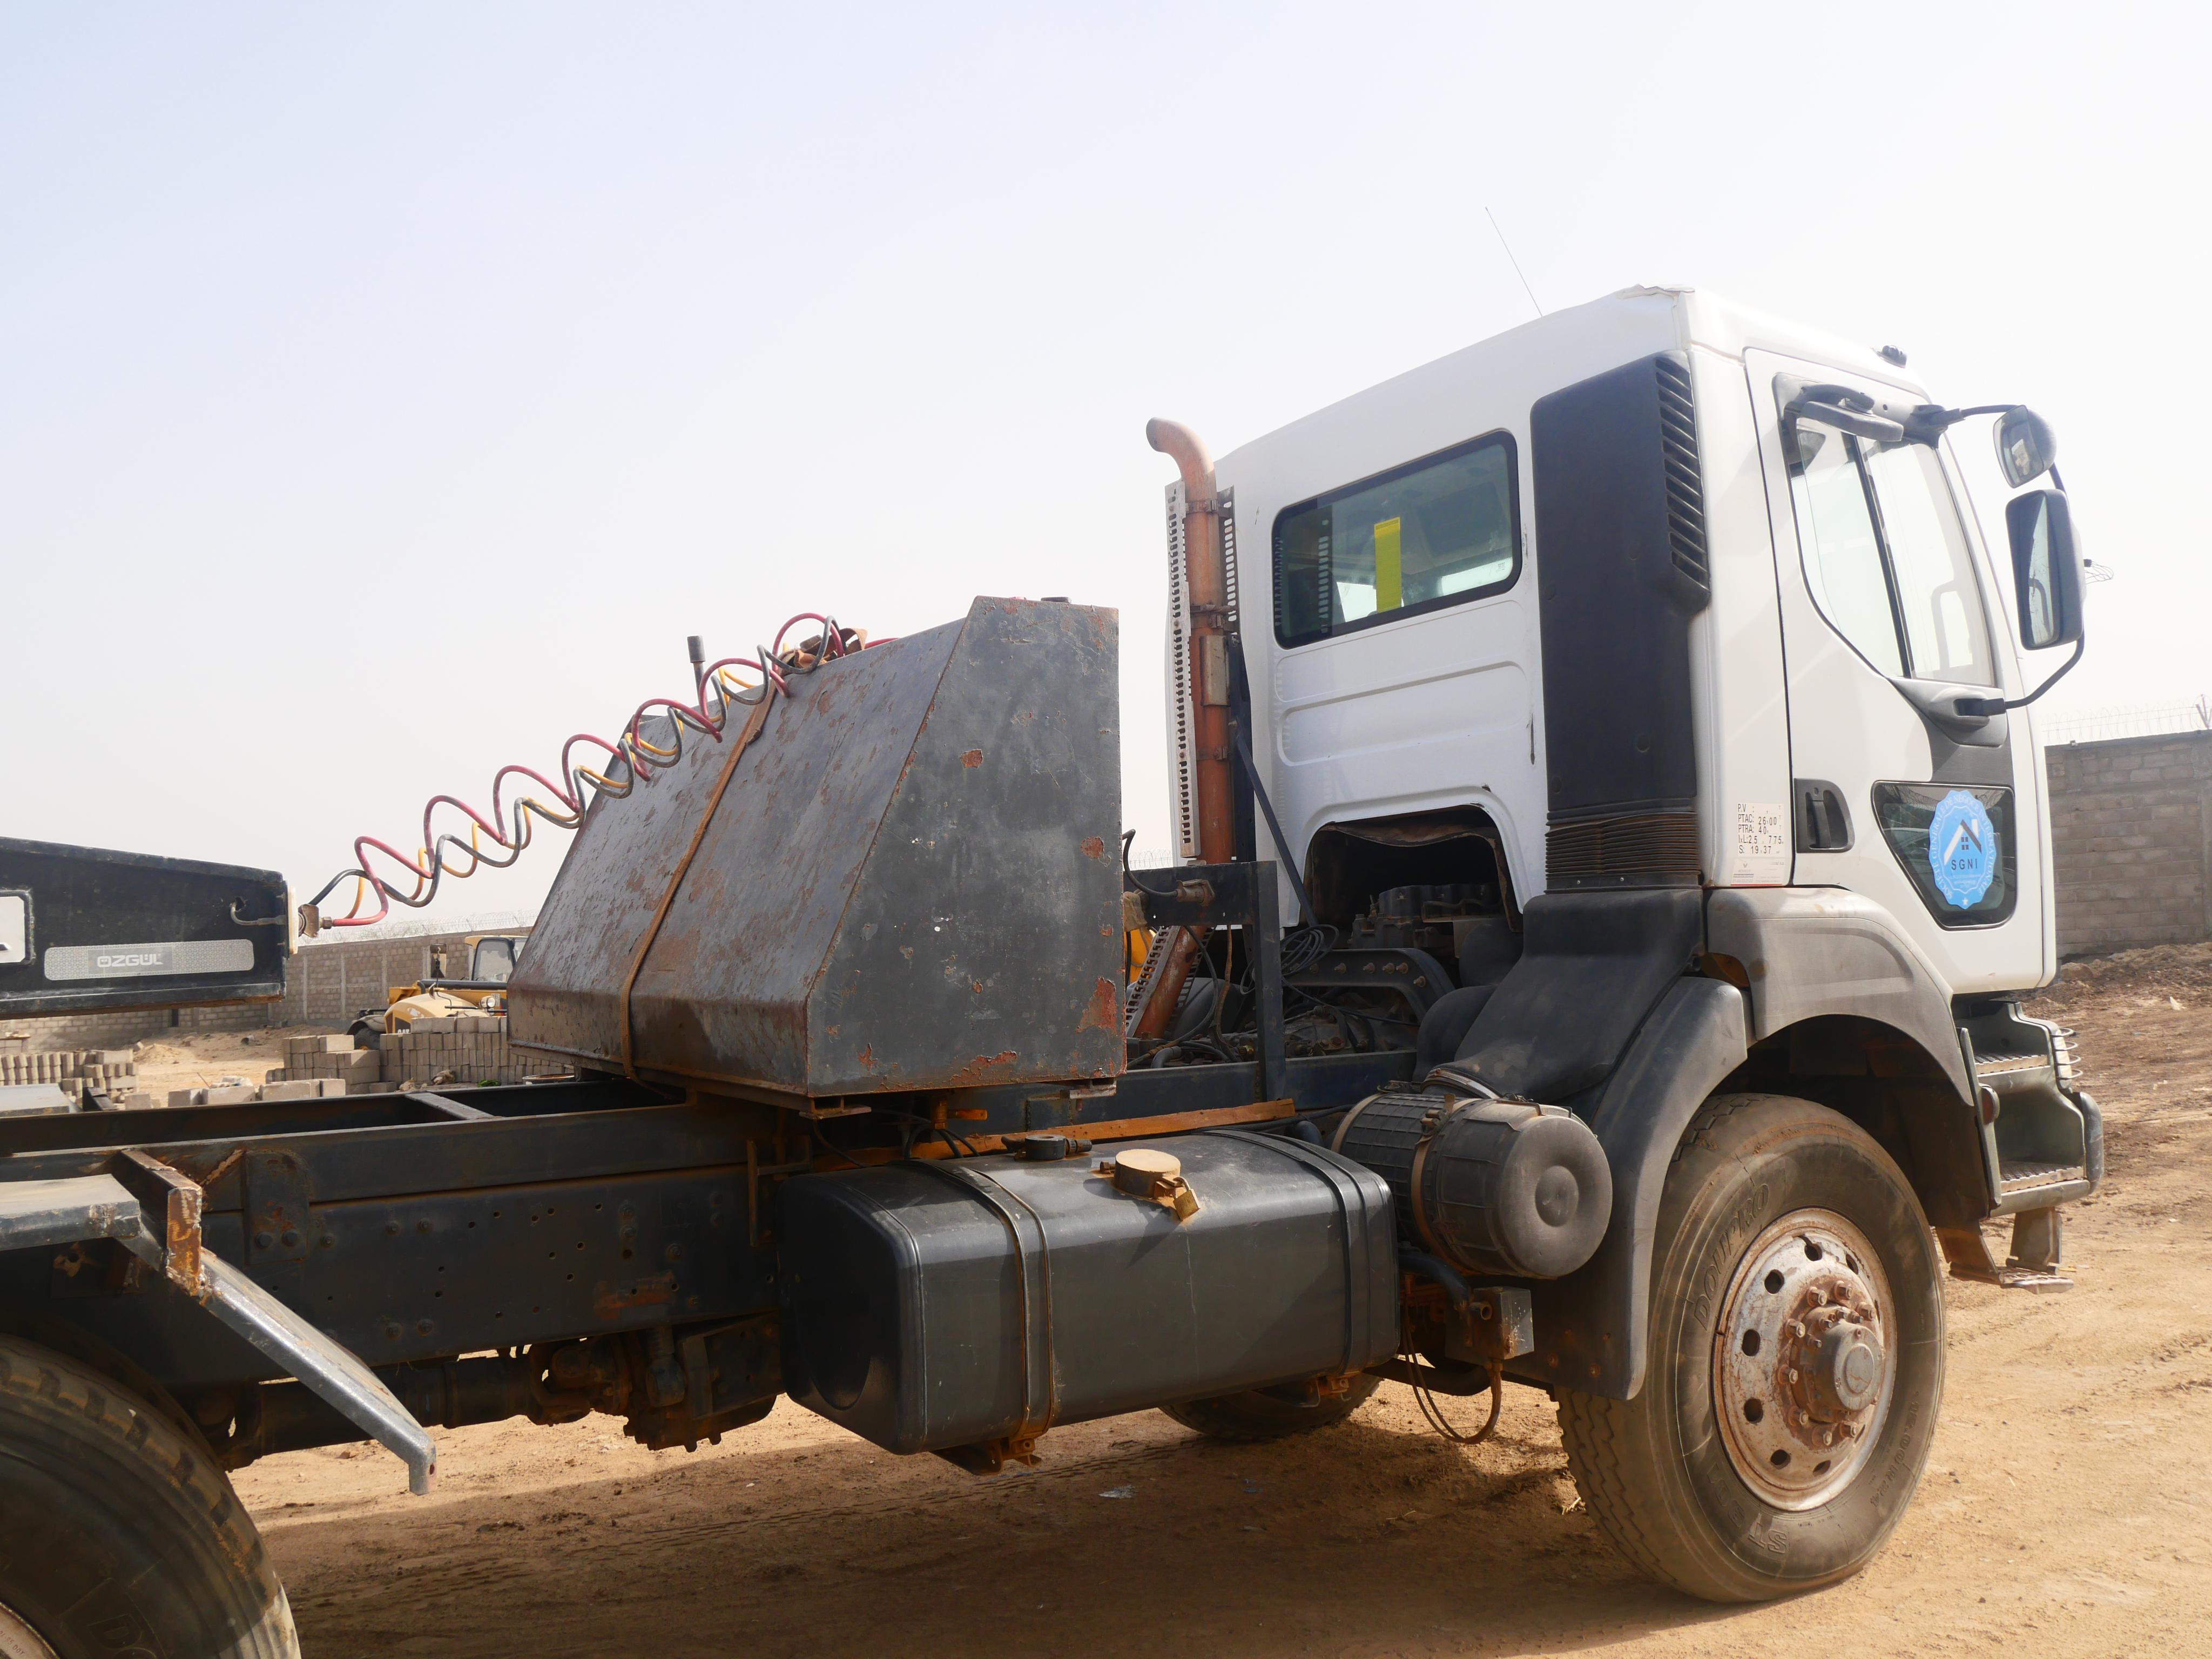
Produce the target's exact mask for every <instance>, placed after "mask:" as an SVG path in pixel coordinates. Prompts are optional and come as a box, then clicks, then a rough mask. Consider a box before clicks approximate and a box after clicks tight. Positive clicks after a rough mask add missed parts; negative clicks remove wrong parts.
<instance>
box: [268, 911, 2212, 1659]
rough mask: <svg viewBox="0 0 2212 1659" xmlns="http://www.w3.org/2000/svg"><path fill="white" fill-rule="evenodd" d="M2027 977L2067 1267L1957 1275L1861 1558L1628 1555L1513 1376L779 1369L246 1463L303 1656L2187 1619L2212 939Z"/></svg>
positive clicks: (2013, 1627)
mask: <svg viewBox="0 0 2212 1659" xmlns="http://www.w3.org/2000/svg"><path fill="white" fill-rule="evenodd" d="M2047 1006H2051V1008H2052V1009H2053V1010H2054V1011H2055V1013H2056V1017H2057V1018H2063V1019H2064V1020H2066V1021H2067V1022H2068V1023H2069V1024H2074V1025H2075V1026H2076V1027H2077V1028H2078V1029H2079V1030H2080V1031H2081V1036H2082V1046H2083V1048H2084V1050H2085V1054H2086V1057H2087V1063H2088V1066H2089V1078H2088V1084H2089V1086H2090V1088H2091V1089H2092V1091H2093V1092H2094V1093H2095V1094H2096V1095H2097V1097H2098V1098H2099V1100H2100V1103H2102V1104H2103V1106H2104V1108H2105V1111H2106V1123H2107V1125H2108V1133H2109V1137H2110V1147H2111V1175H2110V1179H2109V1181H2108V1183H2107V1185H2106V1188H2105V1190H2104V1191H2103V1193H2102V1194H2100V1195H2099V1196H2098V1197H2097V1198H2096V1199H2094V1200H2092V1201H2091V1202H2089V1203H2088V1204H2086V1205H2083V1206H2077V1207H2076V1208H2075V1210H2074V1211H2073V1212H2071V1224H2070V1228H2069V1255H2071V1257H2072V1262H2071V1267H2072V1270H2073V1272H2074V1273H2075V1278H2076V1279H2077V1285H2076V1288H2075V1290H2074V1291H2071V1292H2070V1293H2068V1294H2064V1295H2059V1296H2032V1295H2029V1294H2027V1293H2024V1292H2020V1291H1997V1290H1994V1289H1989V1288H1985V1287H1983V1286H1978V1285H1964V1284H1960V1283H1958V1282H1955V1281H1954V1282H1953V1283H1952V1284H1951V1285H1950V1286H1949V1298H1950V1373H1949V1386H1948V1399H1947V1401H1946V1403H1945V1407H1944V1412H1943V1419H1942V1430H1941V1431H1940V1433H1939V1435H1938V1437H1937V1439H1936V1449H1935V1454H1934V1457H1933V1460H1932V1462H1931V1465H1930V1467H1929V1473H1928V1476H1927V1479H1926V1481H1925V1482H1924V1484H1923V1486H1922V1488H1921V1490H1920V1493H1919V1496H1918V1498H1917V1501H1916V1502H1915V1504H1913V1507H1912V1509H1911V1512H1910V1513H1909V1514H1908V1515H1907V1516H1906V1517H1905V1522H1904V1523H1903V1525H1902V1527H1901V1528H1899V1532H1898V1533H1897V1534H1896V1536H1895V1538H1894V1540H1893V1541H1892V1543H1891V1545H1890V1547H1889V1548H1888V1549H1887V1552H1886V1553H1884V1554H1883V1555H1882V1556H1881V1559H1879V1560H1878V1561H1876V1563H1875V1565H1874V1566H1873V1567H1872V1568H1871V1569H1870V1570H1869V1571H1867V1572H1866V1573H1865V1574H1863V1576H1861V1577H1859V1578H1857V1579H1856V1580H1854V1581H1852V1582H1851V1583H1847V1584H1844V1585H1842V1586H1839V1587H1838V1588H1836V1589H1831V1590H1827V1591H1825V1592H1822V1593H1820V1594H1818V1595H1810V1596H1807V1597H1805V1598H1802V1600H1799V1601H1791V1602H1786V1603H1780V1604H1774V1605H1768V1606H1764V1607H1736V1608H1721V1607H1707V1606H1705V1605H1702V1604H1700V1603H1698V1602H1695V1601H1688V1600H1686V1599H1685V1598H1683V1597H1681V1596H1679V1595H1674V1594H1673V1593H1671V1592H1669V1591H1667V1590H1663V1589H1657V1588H1656V1587H1654V1586H1653V1585H1651V1584H1650V1583H1646V1582H1644V1580H1642V1579H1641V1578H1639V1577H1638V1576H1637V1575H1636V1574H1635V1573H1634V1572H1633V1571H1631V1569H1630V1568H1629V1567H1628V1565H1626V1563H1625V1562H1624V1561H1623V1560H1622V1559H1620V1557H1619V1556H1617V1555H1616V1554H1614V1553H1613V1551H1612V1549H1611V1548H1610V1547H1608V1546H1607V1543H1606V1541H1604V1539H1603V1538H1602V1537H1601V1535H1600V1534H1599V1533H1598V1531H1597V1529H1596V1528H1595V1525H1594V1524H1593V1523H1592V1522H1591V1521H1590V1520H1589V1517H1588V1516H1586V1515H1585V1514H1583V1512H1582V1511H1581V1510H1580V1507H1579V1505H1578V1504H1577V1501H1576V1498H1575V1494H1574V1489H1573V1487H1572V1486H1571V1483H1570V1481H1569V1480H1568V1479H1567V1475H1566V1472H1565V1460H1564V1458H1563V1456H1562V1455H1561V1453H1560V1449H1559V1433H1558V1431H1557V1429H1556V1428H1555V1426H1554V1425H1553V1420H1552V1414H1551V1409H1550V1407H1549V1405H1548V1403H1547V1401H1545V1400H1544V1398H1543V1397H1542V1396H1541V1395H1538V1394H1536V1393H1534V1391H1532V1390H1527V1389H1516V1390H1515V1391H1514V1393H1513V1395H1512V1397H1511V1400H1510V1404H1509V1406H1508V1407H1507V1410H1506V1413H1505V1416H1504V1424H1503V1432H1502V1436H1501V1437H1500V1439H1499V1440H1498V1441H1497V1442H1496V1443H1492V1444H1490V1445H1486V1446H1483V1447H1480V1448H1478V1449H1474V1450H1473V1451H1467V1450H1462V1449H1459V1448H1457V1447H1454V1446H1450V1445H1447V1444H1445V1443H1443V1442H1441V1441H1440V1440H1438V1439H1437V1437H1435V1436H1434V1435H1433V1434H1431V1433H1430V1432H1429V1431H1427V1430H1426V1429H1425V1427H1424V1426H1423V1425H1421V1423H1420V1421H1419V1418H1418V1416H1417V1415H1416V1413H1415V1412H1414V1410H1413V1404H1412V1401H1411V1399H1410V1398H1409V1396H1408V1395H1407V1394H1406V1392H1405V1391H1404V1390H1403V1389H1399V1388H1397V1387H1396V1386H1395V1385H1386V1386H1385V1388H1384V1389H1383V1392H1382V1393H1381V1394H1379V1395H1377V1396H1376V1399H1375V1400H1374V1401H1372V1402H1371V1403H1370V1405H1369V1406H1368V1407H1366V1408H1365V1409H1364V1411H1362V1412H1361V1413H1359V1415H1358V1417H1356V1418H1354V1419H1352V1421H1351V1422H1350V1423H1348V1424H1346V1425H1344V1426H1342V1427H1340V1428H1339V1429H1335V1430H1333V1431H1328V1433H1325V1434H1323V1435H1321V1436H1318V1437H1315V1438H1313V1439H1311V1440H1308V1441H1303V1442H1296V1443H1287V1444H1282V1445H1277V1446H1272V1447H1261V1448H1256V1449H1255V1448H1231V1447H1221V1446H1216V1445H1212V1444H1210V1443H1206V1442H1204V1441H1200V1440H1198V1439H1195V1438H1194V1437H1192V1436H1190V1435H1189V1434H1188V1433H1187V1432H1186V1431H1183V1430H1182V1429H1181V1428H1178V1427H1177V1426H1176V1425H1174V1424H1172V1423H1170V1421H1169V1420H1168V1419H1166V1418H1164V1417H1163V1416H1161V1415H1159V1414H1158V1413H1144V1414H1142V1415H1139V1416H1135V1417H1129V1418H1122V1419H1115V1420H1114V1421H1110V1422H1106V1423H1100V1424H1091V1425H1082V1426H1079V1427H1076V1428H1073V1429H1067V1430H1062V1431H1057V1432H1055V1433H1054V1434H1053V1435H1052V1436H1051V1437H1048V1440H1047V1441H1046V1442H1045V1443H1044V1447H1043V1449H1044V1452H1045V1461H1044V1464H1043V1467H1042V1468H1040V1469H1037V1470H1036V1471H1034V1472H1030V1473H1025V1474H1018V1475H1014V1476H1010V1477H1006V1478H1002V1479H1000V1480H975V1479H973V1478H971V1477H969V1476H968V1475H965V1474H960V1473H958V1472H957V1471H956V1470H954V1469H952V1468H951V1467H949V1466H948V1465H945V1464H944V1463H941V1462H938V1461H937V1460H935V1459H933V1458H927V1457H921V1458H913V1459H899V1458H894V1457H891V1456H890V1455H886V1454H884V1453H882V1452H879V1451H877V1450H876V1449H873V1448H872V1447H870V1446H867V1445H866V1444H864V1443H860V1442H859V1441H856V1440H854V1439H852V1438H851V1437H848V1436H846V1435H844V1434H842V1432H840V1431H836V1430H835V1429H832V1428H830V1427H829V1425H826V1424H824V1423H822V1422H821V1421H820V1420H818V1419H814V1418H811V1417H810V1416H809V1415H808V1414H807V1413H805V1412H802V1411H800V1410H799V1409H797V1408H796V1407H791V1406H789V1405H788V1404H786V1405H784V1406H782V1407H779V1408H778V1410H777V1411H776V1413H775V1415H774V1416H772V1417H771V1418H769V1419H768V1421H766V1422H765V1423H763V1424H761V1425H758V1426H757V1427H756V1428H754V1429H752V1430H750V1431H746V1432H744V1434H742V1435H739V1436H734V1437H732V1438H731V1439H730V1440H728V1441H726V1442H725V1443H724V1444H722V1445H721V1446H720V1447H717V1448H712V1449H702V1450H701V1451H700V1452H698V1453H696V1454H695V1455H686V1454H684V1453H682V1452H660V1453H653V1452H647V1451H643V1450H641V1449H638V1448H636V1447H635V1446H634V1445H632V1444H631V1443H629V1442H628V1441H626V1440H624V1439H623V1437H621V1434H620V1432H619V1428H618V1425H615V1424H614V1423H613V1422H612V1421H611V1420H610V1419H588V1420H586V1422H584V1423H581V1424H578V1425H571V1426H569V1427H567V1428H562V1429H552V1430H547V1429H538V1428H532V1427H530V1426H527V1425H520V1426H515V1425H495V1426H490V1427H486V1428H480V1429H475V1430H464V1431H449V1432H447V1434H445V1435H444V1437H443V1439H444V1444H445V1452H444V1459H445V1462H444V1467H445V1470H446V1474H445V1477H444V1484H443V1487H442V1490H441V1492H439V1493H438V1494H437V1495H436V1496H435V1497H433V1498H426V1499H410V1498H408V1497H407V1496H406V1495H405V1493H404V1486H403V1483H402V1481H401V1479H400V1476H399V1471H398V1465H397V1464H396V1463H394V1462H392V1461H391V1460H390V1459H389V1458H387V1457H386V1456H384V1455H382V1454H380V1453H374V1452H366V1451H362V1450H360V1449H353V1448H349V1449H343V1450H327V1451H320V1452H304V1453H295V1454H292V1455H286V1456H282V1457H276V1458H272V1459H270V1460H267V1461H266V1462H263V1463H261V1464H259V1465H257V1466H256V1467H254V1468H251V1469H248V1470H246V1471H244V1472H243V1473H242V1474H240V1476H239V1478H238V1480H239V1486H240V1491H241V1492H243V1493H244V1494H245V1496H246V1500H247V1501H248V1503H249V1504H252V1507H253V1509H254V1510H255V1512H256V1513H257V1514H258V1516H259V1517H260V1521H261V1523H262V1525H263V1527H264V1529H265V1530H266V1532H267V1534H268V1537H269V1541H270V1548H271V1550H272V1551H273V1552H274V1553H275V1556H276V1560H277V1563H278V1565H279V1566H280V1568H281V1570H282V1571H283V1574H284V1577H285V1578H286V1580H287V1582H288V1583H289V1585H290V1586H291V1593H292V1598H293V1606H294V1607H295V1610H296V1613H297V1615H298V1620H299V1626H300V1630H301V1637H302V1639H303V1643H304V1645H305V1648H306V1650H307V1653H308V1654H309V1655H310V1656H338V1655H368V1654H379V1655H388V1654H422V1655H441V1656H442V1655H505V1654H530V1655H532V1656H544V1655H555V1654H593V1655H608V1656H620V1655H639V1656H646V1655H650V1656H654V1659H686V1656H706V1655H723V1654H747V1655H765V1656H786V1655H836V1656H842V1655H851V1654H866V1655H905V1654H929V1655H933V1656H939V1659H943V1656H963V1655H975V1654H1000V1653H1021V1654H1062V1655H1093V1654H1101V1655H1103V1654H1142V1655H1146V1656H1160V1655H1164V1654H1177V1653H1193V1654H1204V1655H1206V1656H1208V1659H1217V1656H1219V1659H1236V1656H1255V1659H1258V1656H1286V1655H1292V1654H1325V1655H1346V1656H1350V1655H1358V1656H1369V1655H1385V1654H1391V1655H1395V1654H1422V1655H1471V1654H1506V1653H1514V1654H1518V1653H1547V1654H1548V1653H1563V1652H1570V1651H1597V1652H1629V1653H1635V1654H1639V1655H1640V1654H1652V1655H1685V1654H1717V1655H1718V1654H1725V1655H1764V1654H1776V1655H1781V1654H1789V1655H1792V1656H1818V1659H1828V1656H1856V1655H1869V1656H1871V1655H1883V1656H1889V1655H1920V1654H1926V1655H1948V1654H1965V1653H1983V1652H1993V1651H1996V1650H1998V1649H1999V1648H2000V1647H2010V1648H2012V1649H2014V1650H2015V1651H2032V1652H2033V1653H2035V1654H2036V1655H2037V1656H2039V1659H2044V1656H2052V1655H2084V1656H2087V1655H2096V1656H2104V1655H2113V1654H2158V1655H2160V1656H2173V1655H2186V1654H2199V1653H2208V1652H2212V1411H2208V1407H2212V1265H2208V1262H2207V1260H2206V1257H2205V1255H2203V1251H2204V1250H2205V1248H2206V1245H2207V1242H2208V1241H2207V1234H2208V1225H2207V1215H2206V1211H2205V1207H2204V1204H2203V1200H2204V1198H2205V1196H2206V1193H2207V1189H2208V1187H2212V1015H2208V1012H2207V1011H2208V1009H2209V1008H2212V948H2202V949H2196V950H2189V951H2161V952H2146V953H2137V956H2136V957H2135V958H2134V959H2132V960H2130V961H2123V962H2121V963H2118V965H2117V966H2112V967H2106V968H2101V969H2097V970H2095V971H2093V972H2091V973H2087V974H2078V973H2077V974H2076V975H2075V976H2073V977H2070V978H2069V979H2067V980H2066V981H2062V984H2061V986H2060V987H2059V994H2058V995H2057V996H2056V997H2055V998H2053V999H2051V1002H2050V1003H2049V1004H2048V1005H2047ZM277 1052H278V1053H279V1054H281V1053H282V1049H281V1047H280V1048H278V1049H277ZM1999 1254H2000V1255H2002V1251H2001V1250H2000V1252H1999ZM1462 1409H1469V1408H1468V1407H1462Z"/></svg>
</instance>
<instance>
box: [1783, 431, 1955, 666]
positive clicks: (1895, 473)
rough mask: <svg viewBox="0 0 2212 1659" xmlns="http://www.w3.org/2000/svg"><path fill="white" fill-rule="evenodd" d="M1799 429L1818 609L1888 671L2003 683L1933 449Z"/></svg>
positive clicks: (1802, 520)
mask: <svg viewBox="0 0 2212 1659" xmlns="http://www.w3.org/2000/svg"><path fill="white" fill-rule="evenodd" d="M1795 436H1796V453H1795V454H1793V455H1792V456H1791V457H1790V501H1791V505H1792V507H1793V508H1794V510H1795V512H1796V519H1797V537H1798V541H1799V543H1800V544H1801V546H1802V549H1803V551H1804V561H1805V581H1806V585H1807V586H1808V587H1810V588H1811V589H1812V592H1813V600H1814V604H1816V605H1819V606H1820V614H1821V615H1822V616H1824V617H1826V618H1827V619H1828V621H1829V623H1831V624H1832V626H1833V627H1834V628H1835V629H1836V631H1837V632H1838V633H1839V634H1841V635H1843V636H1844V638H1845V639H1846V640H1849V641H1850V642H1851V645H1852V646H1853V647H1854V648H1855V649H1857V652H1858V653H1859V654H1860V655H1861V656H1863V657H1864V658H1865V659H1867V661H1868V662H1869V663H1870V664H1872V665H1873V666H1874V667H1875V670H1876V671H1879V672H1881V673H1883V674H1887V675H1890V676H1892V677H1893V678H1900V679H1907V678H1909V679H1923V680H1942V681H1946V682H1948V683H1950V684H1958V685H1995V684H1996V671H1995V668H1994V665H1993V661H1992V658H1991V655H1990V631H1989V619H1988V614H1987V611H1985V610H1984V606H1983V603H1982V593H1981V586H1980V584H1979V583H1978V581H1977V580H1975V577H1974V567H1973V562H1972V558H1971V557H1970V556H1969V555H1968V552H1967V547H1966V530H1965V528H1964V526H1962V525H1961V524H1960V520H1959V509H1958V505H1957V503H1956V502H1955V501H1953V499H1952V496H1951V489H1950V485H1949V483H1948V482H1947V481H1946V480H1945V478H1944V477H1943V469H1942V464H1941V462H1939V461H1938V460H1937V459H1936V452H1935V451H1934V450H1932V449H1930V448H1929V447H1927V446H1926V445H1924V444H1914V443H1900V444H1875V443H1869V442H1865V441H1861V440H1860V439H1857V438H1855V437H1851V436H1849V435H1846V434H1844V433H1841V432H1836V431H1832V430H1829V429H1826V428H1821V427H1819V426H1816V425H1814V424H1811V423H1809V422H1808V423H1807V424H1804V425H1802V426H1800V427H1798V428H1796V435H1795Z"/></svg>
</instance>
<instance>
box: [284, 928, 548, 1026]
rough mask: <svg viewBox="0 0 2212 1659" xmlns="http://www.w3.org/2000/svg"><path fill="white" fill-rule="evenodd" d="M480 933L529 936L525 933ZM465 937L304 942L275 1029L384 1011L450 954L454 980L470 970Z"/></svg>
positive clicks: (503, 930)
mask: <svg viewBox="0 0 2212 1659" xmlns="http://www.w3.org/2000/svg"><path fill="white" fill-rule="evenodd" d="M481 931H483V932H485V933H528V932H529V931H530V930H529V929H528V928H527V927H491V928H484V929H482V930H481ZM467 938H468V935H467V934H466V933H423V934H421V935H418V936H417V937H416V938H414V939H346V938H344V937H343V936H341V937H338V938H337V939H304V940H302V941H301V945H300V948H299V950H298V951H295V952H294V953H293V957H292V964H291V969H290V971H289V973H288V974H287V975H285V985H284V1000H283V1003H281V1004H279V1005H278V1008H277V1012H276V1015H275V1017H273V1018H271V1019H270V1022H269V1023H270V1024H272V1025H343V1024H345V1023H346V1022H347V1021H348V1020H349V1019H351V1018H353V1017H354V1016H355V1015H356V1014H358V1013H359V1012H361V1011H362V1009H364V1008H381V1007H382V1006H384V1003H385V997H386V991H387V990H388V989H389V987H392V986H394V985H412V984H414V983H415V982H416V981H418V980H422V979H427V978H428V977H430V975H431V972H432V963H433V958H434V957H436V956H438V955H441V954H444V953H447V947H449V946H450V947H452V949H451V951H450V956H451V959H452V962H453V972H452V975H451V976H452V977H454V978H459V976H460V975H461V973H462V972H463V971H464V969H465V967H466V963H465V961H464V960H463V951H462V947H463V945H464V943H465V940H466V939H467Z"/></svg>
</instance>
